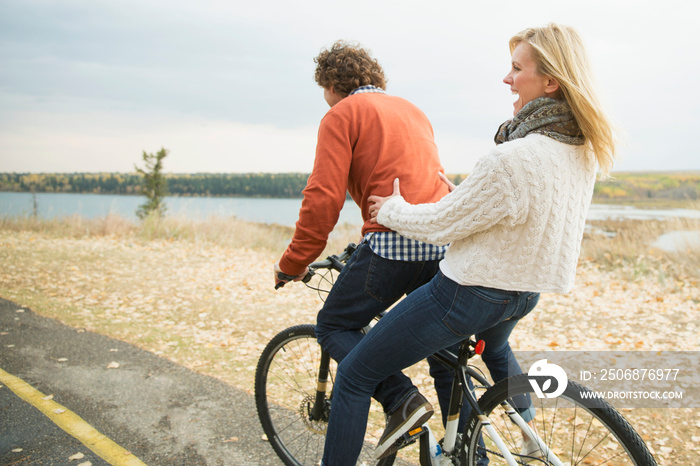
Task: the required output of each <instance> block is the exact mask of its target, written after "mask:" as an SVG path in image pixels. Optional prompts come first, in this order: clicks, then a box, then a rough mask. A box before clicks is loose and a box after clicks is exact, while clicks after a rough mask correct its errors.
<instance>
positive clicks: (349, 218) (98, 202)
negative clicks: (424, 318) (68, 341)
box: [0, 192, 362, 226]
mask: <svg viewBox="0 0 700 466" xmlns="http://www.w3.org/2000/svg"><path fill="white" fill-rule="evenodd" d="M145 199H146V198H145V197H144V196H120V195H111V194H69V193H37V194H36V205H37V214H38V216H39V217H40V218H44V219H48V218H60V217H66V216H70V215H74V214H77V215H80V216H82V217H85V218H101V217H106V216H107V215H109V214H116V215H119V216H121V217H124V218H126V219H129V220H132V221H136V220H137V217H136V210H137V209H138V207H139V206H140V205H141V204H143V203H144V201H145ZM165 204H166V205H167V208H168V210H167V213H168V215H173V216H181V217H185V218H190V219H195V220H204V219H206V218H208V217H212V216H219V217H231V216H235V217H237V218H240V219H242V220H248V221H251V222H258V223H277V224H280V225H286V226H294V224H295V223H296V221H297V218H298V216H299V209H300V207H301V199H269V198H239V197H172V196H169V197H166V198H165ZM33 210H34V198H33V197H32V194H31V193H2V192H0V216H21V215H31V214H32V212H33ZM339 222H340V223H341V224H342V223H348V224H351V225H361V224H362V218H361V216H360V209H359V208H358V207H357V206H356V205H355V203H354V202H352V201H350V202H346V203H345V207H344V208H343V211H342V212H341V215H340V220H339Z"/></svg>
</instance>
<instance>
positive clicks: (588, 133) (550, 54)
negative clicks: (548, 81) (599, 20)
mask: <svg viewBox="0 0 700 466" xmlns="http://www.w3.org/2000/svg"><path fill="white" fill-rule="evenodd" d="M521 42H525V43H528V44H530V46H531V47H532V51H533V59H534V60H535V62H536V63H537V69H538V71H539V72H540V73H541V74H543V75H546V76H550V77H552V78H554V79H556V80H557V82H558V83H559V88H560V90H561V93H562V94H563V95H564V98H565V99H566V101H567V102H568V104H569V106H570V107H571V110H572V111H573V113H574V117H575V118H576V121H577V122H578V124H579V127H580V128H581V132H582V133H583V136H584V137H585V138H586V143H587V145H588V148H589V150H591V151H592V152H593V154H594V155H595V158H596V160H597V161H598V165H599V166H600V170H601V172H602V174H603V175H604V176H605V175H607V174H608V172H609V171H610V169H611V168H612V165H613V160H614V158H615V136H614V131H613V125H612V123H611V122H610V119H609V118H608V116H607V115H606V113H605V110H604V109H603V106H602V105H601V103H600V101H599V99H598V95H597V92H596V90H595V86H594V82H593V77H592V75H591V69H590V65H589V62H588V56H587V54H586V49H585V46H584V44H583V41H582V40H581V37H580V36H579V35H578V33H577V32H576V31H575V30H574V29H573V28H571V27H568V26H561V25H558V24H554V23H552V24H549V25H547V26H545V27H540V28H529V29H525V30H524V31H521V32H520V33H518V34H516V35H515V36H513V37H512V38H511V39H510V42H509V45H510V52H511V54H512V53H513V51H514V50H515V48H516V47H517V46H518V44H520V43H521Z"/></svg>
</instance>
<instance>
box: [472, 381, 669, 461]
mask: <svg viewBox="0 0 700 466" xmlns="http://www.w3.org/2000/svg"><path fill="white" fill-rule="evenodd" d="M586 393H590V391H589V390H588V389H587V388H585V387H583V386H582V385H579V384H577V383H575V382H572V381H569V382H568V385H567V388H566V390H565V391H564V393H563V394H562V395H560V396H559V397H556V398H542V399H540V398H537V397H536V396H535V392H534V389H533V387H532V385H531V384H530V381H529V379H528V376H527V374H521V375H517V376H514V377H510V378H508V379H506V380H502V381H501V382H499V383H497V384H496V385H494V386H493V387H491V388H489V389H488V390H487V391H486V392H485V393H484V395H483V396H482V397H481V398H480V399H479V406H480V407H481V409H482V410H483V411H484V414H486V415H487V416H488V421H489V422H490V423H491V425H492V426H493V427H494V429H495V430H496V432H497V433H498V435H499V436H500V438H501V440H502V441H503V442H504V444H505V446H506V448H507V449H508V451H510V453H511V454H512V455H513V458H514V459H515V460H516V461H517V462H518V463H519V464H531V465H561V464H563V465H578V464H585V465H603V464H604V465H637V466H652V465H653V466H655V465H656V461H654V458H653V456H652V455H651V453H650V452H649V450H648V448H647V446H646V444H645V443H644V441H643V440H642V439H641V437H640V436H639V435H638V434H637V432H635V431H634V429H633V428H632V426H630V424H629V423H628V422H627V421H626V420H625V419H624V418H623V417H622V415H621V414H620V413H618V412H617V411H616V410H615V408H613V407H612V406H611V405H610V404H609V403H607V402H606V401H604V400H601V399H595V398H588V397H586ZM523 394H529V395H530V398H531V400H532V403H533V406H534V407H535V410H536V414H535V418H534V419H533V421H532V423H531V426H532V427H533V428H534V430H535V432H536V434H537V435H538V436H539V438H540V440H541V441H542V445H543V446H544V447H545V448H541V447H540V446H535V445H532V443H530V444H529V445H528V446H530V448H525V450H527V451H524V449H523V436H522V431H521V429H520V428H519V427H518V426H516V424H515V423H514V422H513V421H512V418H511V416H512V415H515V416H517V414H514V411H513V410H512V409H511V408H512V406H515V405H516V404H517V402H514V401H513V397H514V396H517V395H523ZM582 394H583V395H582ZM509 412H510V414H509ZM467 434H470V435H469V438H466V436H467ZM481 434H483V435H482V437H483V439H484V443H485V453H486V454H487V455H488V457H489V460H490V462H489V464H490V465H498V464H507V463H506V461H505V459H504V458H503V455H502V454H501V453H500V451H499V448H498V447H497V446H496V444H495V442H494V441H493V440H492V439H491V438H490V437H489V436H488V434H487V433H486V429H485V428H484V423H483V422H482V420H480V419H479V418H478V416H476V415H475V414H474V413H472V415H471V417H470V418H469V421H468V422H467V428H466V429H465V438H466V440H465V447H466V448H467V449H468V450H467V464H468V465H475V464H477V461H478V458H479V457H480V456H481V455H482V454H483V453H484V447H480V446H479V445H478V441H479V437H480V435H481Z"/></svg>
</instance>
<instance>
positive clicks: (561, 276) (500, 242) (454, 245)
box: [377, 134, 597, 293]
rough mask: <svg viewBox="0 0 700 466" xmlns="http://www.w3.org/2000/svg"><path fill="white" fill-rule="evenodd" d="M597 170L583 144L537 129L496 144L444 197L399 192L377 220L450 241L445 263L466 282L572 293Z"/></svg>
mask: <svg viewBox="0 0 700 466" xmlns="http://www.w3.org/2000/svg"><path fill="white" fill-rule="evenodd" d="M596 169H597V165H596V162H595V159H594V157H593V156H587V155H586V153H585V151H584V148H583V146H573V145H568V144H564V143H561V142H558V141H555V140H554V139H551V138H549V137H547V136H543V135H539V134H530V135H528V136H526V137H525V138H522V139H516V140H514V141H510V142H506V143H504V144H501V145H498V146H496V147H495V148H494V149H493V150H491V152H489V153H488V154H487V155H486V156H484V157H482V158H481V159H480V160H479V162H478V163H477V164H476V166H475V167H474V171H473V172H472V173H471V174H470V175H469V177H468V178H467V179H466V180H465V181H464V182H463V183H462V184H460V185H459V186H458V187H457V189H455V190H454V191H453V192H451V193H450V194H448V195H447V196H445V197H444V198H442V199H441V200H440V201H439V202H437V203H435V204H420V205H410V204H408V203H406V201H404V199H403V198H402V197H401V196H396V197H393V198H391V199H389V200H388V201H387V202H386V203H385V204H384V205H383V206H382V208H381V210H380V211H379V216H378V217H377V220H378V222H379V223H380V224H382V225H384V226H386V227H389V228H391V229H392V230H395V231H397V232H398V233H400V234H402V235H404V236H407V237H409V238H413V239H417V240H420V241H425V242H428V243H433V244H437V245H443V244H448V243H450V247H449V249H448V250H447V253H446V255H445V259H444V261H443V262H442V263H441V264H440V267H441V269H442V270H443V273H445V275H447V276H448V277H450V278H451V279H453V280H455V281H456V282H458V283H460V284H462V285H479V286H486V287H490V288H498V289H503V290H513V291H532V292H559V293H566V292H568V291H570V290H571V288H573V285H574V278H575V275H576V263H577V262H578V256H579V253H580V250H581V239H582V238H583V229H584V225H585V222H586V215H587V212H588V207H589V206H590V203H591V197H592V196H593V185H594V184H595V177H596ZM399 181H400V180H399Z"/></svg>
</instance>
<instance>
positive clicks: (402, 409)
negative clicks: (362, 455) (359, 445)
mask: <svg viewBox="0 0 700 466" xmlns="http://www.w3.org/2000/svg"><path fill="white" fill-rule="evenodd" d="M433 413H434V411H433V406H432V405H431V404H430V402H428V400H426V399H425V397H423V395H421V394H420V393H419V392H417V391H416V392H413V393H411V394H410V395H409V396H408V398H406V401H404V402H403V404H401V406H399V407H398V408H397V409H396V411H394V412H393V413H391V414H389V415H388V416H387V418H386V428H385V429H384V433H383V434H382V437H381V438H380V439H379V444H378V445H377V448H376V449H375V450H374V454H375V457H376V458H377V459H382V458H384V457H386V456H389V455H390V454H391V453H392V452H393V451H394V450H392V449H391V448H389V447H391V446H392V445H393V444H394V443H395V442H396V441H397V440H398V439H399V438H400V437H401V436H402V435H403V434H405V433H406V432H409V431H411V430H413V429H415V428H416V427H419V426H422V425H423V423H425V421H427V420H428V419H430V416H432V415H433Z"/></svg>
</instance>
